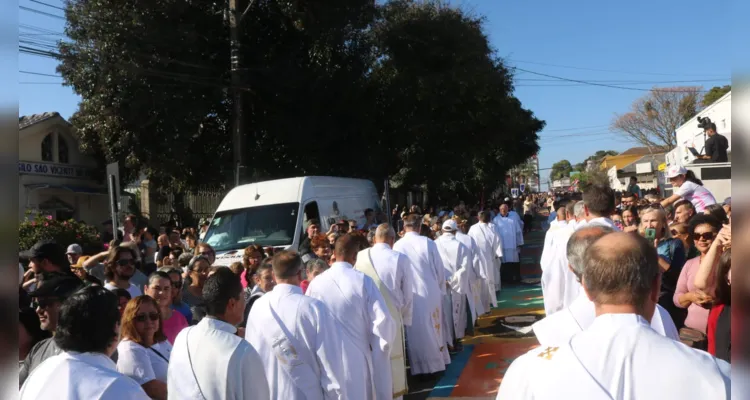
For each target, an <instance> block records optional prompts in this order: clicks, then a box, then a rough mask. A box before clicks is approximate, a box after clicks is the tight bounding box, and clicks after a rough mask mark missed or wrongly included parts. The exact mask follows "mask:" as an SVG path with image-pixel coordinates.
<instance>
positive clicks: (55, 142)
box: [18, 112, 109, 225]
mask: <svg viewBox="0 0 750 400" xmlns="http://www.w3.org/2000/svg"><path fill="white" fill-rule="evenodd" d="M18 143H19V146H18V147H19V148H18V159H19V161H18V174H19V180H18V182H19V190H18V193H19V198H18V200H19V201H18V203H19V204H18V205H19V210H18V214H19V219H20V220H23V219H24V218H25V214H26V211H27V210H29V211H32V212H41V213H42V214H45V215H50V216H52V217H53V218H55V219H59V220H64V219H70V218H73V219H76V220H82V221H85V222H86V223H88V224H91V225H98V224H100V223H101V222H102V221H104V220H106V219H108V218H109V206H108V201H107V189H106V186H105V185H104V184H103V183H102V182H100V181H98V180H96V179H94V178H92V171H93V170H94V168H96V167H97V163H96V161H95V160H93V159H92V158H91V157H89V156H86V155H84V154H82V153H81V152H80V151H79V146H78V141H77V140H76V138H75V137H74V136H73V135H72V134H71V127H70V124H69V123H68V121H66V120H65V119H64V118H63V117H61V116H60V114H58V113H56V112H51V113H43V114H34V115H30V116H23V117H20V118H19V119H18Z"/></svg>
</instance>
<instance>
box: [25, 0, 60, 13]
mask: <svg viewBox="0 0 750 400" xmlns="http://www.w3.org/2000/svg"><path fill="white" fill-rule="evenodd" d="M30 1H31V2H32V3H37V4H41V5H43V6H47V7H50V8H56V9H58V10H62V11H65V9H64V8H62V7H58V6H54V5H52V4H49V3H45V2H43V1H39V0H30Z"/></svg>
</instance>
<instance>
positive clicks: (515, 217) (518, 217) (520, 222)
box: [508, 210, 524, 232]
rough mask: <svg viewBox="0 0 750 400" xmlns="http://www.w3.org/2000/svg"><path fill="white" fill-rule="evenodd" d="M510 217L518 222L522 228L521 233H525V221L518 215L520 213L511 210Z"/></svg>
mask: <svg viewBox="0 0 750 400" xmlns="http://www.w3.org/2000/svg"><path fill="white" fill-rule="evenodd" d="M508 217H510V218H513V220H514V221H516V223H517V224H518V226H519V227H520V228H521V232H523V226H524V223H523V219H522V218H521V216H520V215H518V213H517V212H515V211H514V210H510V211H508Z"/></svg>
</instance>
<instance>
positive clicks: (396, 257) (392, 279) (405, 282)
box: [370, 243, 414, 326]
mask: <svg viewBox="0 0 750 400" xmlns="http://www.w3.org/2000/svg"><path fill="white" fill-rule="evenodd" d="M370 257H371V258H372V266H373V268H375V271H377V273H378V277H380V280H381V281H382V282H383V284H384V285H385V287H386V288H388V293H390V294H391V299H393V306H394V307H396V308H397V309H399V310H401V318H402V319H403V321H404V325H406V326H409V325H411V318H412V310H413V308H414V292H413V291H412V290H413V285H414V284H413V282H414V276H413V274H414V272H413V271H412V268H411V262H410V261H409V258H407V257H406V256H405V255H403V254H401V253H399V252H397V251H394V250H392V249H391V248H390V246H388V245H387V244H385V243H375V245H373V246H372V249H370Z"/></svg>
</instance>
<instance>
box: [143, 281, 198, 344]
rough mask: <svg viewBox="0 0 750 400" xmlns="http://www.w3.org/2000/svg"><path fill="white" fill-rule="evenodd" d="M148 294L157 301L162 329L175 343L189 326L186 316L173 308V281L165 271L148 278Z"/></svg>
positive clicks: (172, 342) (168, 338)
mask: <svg viewBox="0 0 750 400" xmlns="http://www.w3.org/2000/svg"><path fill="white" fill-rule="evenodd" d="M146 295H148V296H149V297H151V298H152V299H154V300H155V301H156V304H157V305H158V306H159V313H160V314H161V321H162V329H163V331H164V335H165V336H166V337H167V340H169V343H170V344H174V340H175V339H176V338H177V334H178V333H180V331H181V330H183V329H184V328H187V327H188V322H187V319H185V316H184V315H182V314H180V313H179V312H176V311H174V310H172V281H171V280H170V278H169V275H167V273H165V272H160V271H157V272H154V273H153V274H151V276H149V278H148V286H146Z"/></svg>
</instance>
